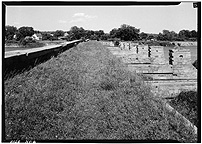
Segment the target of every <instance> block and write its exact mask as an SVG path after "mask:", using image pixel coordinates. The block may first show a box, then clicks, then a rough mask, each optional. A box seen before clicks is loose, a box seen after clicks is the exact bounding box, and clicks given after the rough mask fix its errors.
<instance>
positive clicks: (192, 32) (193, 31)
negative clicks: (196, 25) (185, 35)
mask: <svg viewBox="0 0 202 144" xmlns="http://www.w3.org/2000/svg"><path fill="white" fill-rule="evenodd" d="M190 37H191V38H197V32H196V31H195V30H192V31H191V32H190Z"/></svg>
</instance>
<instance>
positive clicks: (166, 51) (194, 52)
mask: <svg viewBox="0 0 202 144" xmlns="http://www.w3.org/2000/svg"><path fill="white" fill-rule="evenodd" d="M181 48H183V49H189V50H190V52H191V62H192V63H193V62H194V61H195V60H197V47H196V46H186V47H181ZM169 49H172V47H164V55H165V59H166V61H168V60H169Z"/></svg>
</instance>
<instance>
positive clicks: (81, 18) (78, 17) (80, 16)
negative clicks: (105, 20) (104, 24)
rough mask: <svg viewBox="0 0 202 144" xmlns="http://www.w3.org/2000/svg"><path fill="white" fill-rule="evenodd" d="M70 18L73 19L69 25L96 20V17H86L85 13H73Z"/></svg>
mask: <svg viewBox="0 0 202 144" xmlns="http://www.w3.org/2000/svg"><path fill="white" fill-rule="evenodd" d="M72 17H73V19H72V20H71V21H70V23H74V22H84V21H87V20H89V19H93V18H96V17H97V16H93V15H87V14H85V13H75V14H74V15H73V16H72Z"/></svg>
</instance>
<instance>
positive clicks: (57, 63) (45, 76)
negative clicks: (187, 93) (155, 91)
mask: <svg viewBox="0 0 202 144" xmlns="http://www.w3.org/2000/svg"><path fill="white" fill-rule="evenodd" d="M4 85H5V90H4V95H5V130H6V132H5V135H6V140H36V141H37V140H47V139H48V140H70V139H76V140H79V139H94V140H95V139H116V140H137V139H140V140H162V139H164V140H168V139H172V140H177V141H180V142H196V141H197V137H196V135H194V134H193V131H192V130H191V129H189V128H186V127H184V125H183V122H182V120H180V119H178V118H175V117H174V115H173V114H172V113H168V112H167V111H166V110H165V109H164V107H163V104H162V103H161V101H160V100H156V99H154V98H153V95H152V93H151V91H150V88H149V87H148V86H146V85H145V84H144V81H143V80H142V78H141V77H139V76H138V75H136V74H132V73H130V72H128V71H126V66H125V65H124V64H123V63H122V62H121V61H120V59H117V58H115V56H113V55H112V54H111V53H110V52H109V50H108V49H107V48H105V47H104V46H103V45H101V44H100V43H98V42H87V43H81V44H79V45H78V46H77V47H74V48H72V49H70V50H69V51H66V52H64V53H62V54H61V55H59V56H58V57H56V58H52V59H51V60H49V61H47V62H45V63H43V64H40V65H38V66H36V67H35V68H33V69H32V70H30V71H28V72H24V73H23V74H20V75H18V76H15V77H14V78H12V79H9V80H6V81H5V82H4Z"/></svg>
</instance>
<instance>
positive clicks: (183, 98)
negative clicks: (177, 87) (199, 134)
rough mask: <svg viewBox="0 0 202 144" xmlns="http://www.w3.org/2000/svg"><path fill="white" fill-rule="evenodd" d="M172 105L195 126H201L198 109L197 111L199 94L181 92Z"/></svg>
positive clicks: (172, 101) (171, 102)
mask: <svg viewBox="0 0 202 144" xmlns="http://www.w3.org/2000/svg"><path fill="white" fill-rule="evenodd" d="M169 103H170V105H171V106H173V107H174V108H175V109H176V110H177V111H178V112H179V113H181V114H182V115H183V116H184V117H186V118H187V119H188V120H189V121H190V122H192V123H193V124H194V125H195V126H197V127H198V126H199V121H198V117H197V115H198V109H197V92H195V91H186V92H181V93H180V94H179V95H178V96H177V97H175V98H174V99H173V100H171V101H170V102H169Z"/></svg>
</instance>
